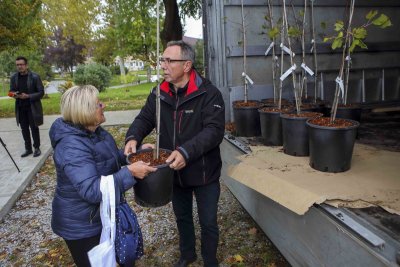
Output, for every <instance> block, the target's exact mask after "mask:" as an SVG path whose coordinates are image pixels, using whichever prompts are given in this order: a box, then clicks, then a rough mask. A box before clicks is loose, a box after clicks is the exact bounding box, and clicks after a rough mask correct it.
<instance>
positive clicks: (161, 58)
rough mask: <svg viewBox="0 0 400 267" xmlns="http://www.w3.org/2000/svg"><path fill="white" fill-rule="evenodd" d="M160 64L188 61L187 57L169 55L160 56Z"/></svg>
mask: <svg viewBox="0 0 400 267" xmlns="http://www.w3.org/2000/svg"><path fill="white" fill-rule="evenodd" d="M159 60H160V64H161V63H165V64H170V63H174V62H184V61H190V60H188V59H171V58H169V57H160V59H159Z"/></svg>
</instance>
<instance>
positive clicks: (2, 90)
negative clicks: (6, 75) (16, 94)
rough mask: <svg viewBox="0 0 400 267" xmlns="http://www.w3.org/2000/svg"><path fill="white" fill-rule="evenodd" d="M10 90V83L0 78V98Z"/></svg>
mask: <svg viewBox="0 0 400 267" xmlns="http://www.w3.org/2000/svg"><path fill="white" fill-rule="evenodd" d="M9 90H10V81H8V80H7V81H3V80H2V78H0V96H6V95H7V94H8V91H9Z"/></svg>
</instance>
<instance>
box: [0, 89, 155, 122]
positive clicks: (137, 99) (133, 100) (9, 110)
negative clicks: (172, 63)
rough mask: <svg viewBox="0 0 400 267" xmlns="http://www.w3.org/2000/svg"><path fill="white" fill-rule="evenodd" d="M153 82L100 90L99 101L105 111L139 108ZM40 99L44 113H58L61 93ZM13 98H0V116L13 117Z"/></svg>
mask: <svg viewBox="0 0 400 267" xmlns="http://www.w3.org/2000/svg"><path fill="white" fill-rule="evenodd" d="M155 85H156V84H155V83H144V84H140V85H135V86H129V87H125V88H119V89H109V90H106V91H105V92H101V93H100V95H99V98H100V101H101V102H103V103H104V104H106V111H113V110H130V109H140V108H141V107H142V106H143V105H144V103H145V101H146V98H147V96H148V94H149V93H150V90H151V88H153V87H154V86H155ZM48 96H49V98H43V99H42V105H43V113H44V115H51V114H59V113H60V99H61V94H60V93H55V94H49V95H48ZM14 102H15V100H14V99H11V98H7V99H0V118H9V117H14V116H15V113H14Z"/></svg>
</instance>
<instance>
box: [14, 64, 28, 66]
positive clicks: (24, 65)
mask: <svg viewBox="0 0 400 267" xmlns="http://www.w3.org/2000/svg"><path fill="white" fill-rule="evenodd" d="M16 65H17V66H25V65H26V64H16Z"/></svg>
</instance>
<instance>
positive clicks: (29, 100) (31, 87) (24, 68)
mask: <svg viewBox="0 0 400 267" xmlns="http://www.w3.org/2000/svg"><path fill="white" fill-rule="evenodd" d="M15 63H16V66H17V70H18V72H16V73H15V74H13V75H12V76H11V80H10V93H9V95H10V96H12V97H14V98H15V99H16V101H15V118H16V119H17V125H21V130H22V136H23V138H24V142H25V152H24V153H23V154H22V155H21V157H26V156H28V155H30V154H32V153H33V156H34V157H38V156H40V154H41V151H40V133H39V126H40V125H42V124H43V110H42V103H41V101H40V99H41V98H42V97H43V95H44V87H43V83H42V80H41V79H40V76H39V75H38V74H36V73H34V72H31V71H30V70H29V69H28V60H27V59H26V58H25V57H21V56H19V57H17V59H16V61H15ZM29 128H30V131H29ZM30 132H32V138H33V147H34V148H35V151H34V152H33V151H32V141H31V133H30Z"/></svg>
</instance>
